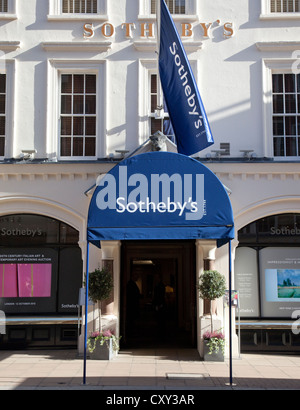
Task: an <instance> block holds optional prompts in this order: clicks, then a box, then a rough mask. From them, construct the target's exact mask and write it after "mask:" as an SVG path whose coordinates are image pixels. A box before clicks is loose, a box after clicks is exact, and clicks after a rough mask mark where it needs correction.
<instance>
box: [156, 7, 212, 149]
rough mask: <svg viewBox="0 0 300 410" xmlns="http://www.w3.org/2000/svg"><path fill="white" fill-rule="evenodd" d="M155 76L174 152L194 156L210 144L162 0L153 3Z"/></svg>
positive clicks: (182, 53)
mask: <svg viewBox="0 0 300 410" xmlns="http://www.w3.org/2000/svg"><path fill="white" fill-rule="evenodd" d="M157 6H158V7H157V14H158V16H157V17H158V19H157V20H158V45H159V75H160V82H161V86H162V89H163V93H164V98H165V102H166V105H167V109H168V113H169V116H170V119H171V122H172V126H173V129H174V133H175V137H176V143H177V149H178V153H180V154H184V155H187V156H190V155H193V154H196V153H197V152H199V151H202V150H203V149H205V148H207V147H209V146H210V145H212V144H213V143H214V140H213V136H212V133H211V129H210V126H209V123H208V119H207V116H206V113H205V110H204V106H203V102H202V99H201V97H200V93H199V90H198V87H197V84H196V81H195V78H194V75H193V72H192V69H191V66H190V63H189V61H188V58H187V56H186V53H185V50H184V47H183V45H182V42H181V39H180V36H179V34H178V31H177V29H176V27H175V24H174V22H173V19H172V17H171V15H170V12H169V10H168V7H167V5H166V3H165V1H164V0H158V2H157Z"/></svg>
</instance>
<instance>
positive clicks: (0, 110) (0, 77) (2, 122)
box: [0, 74, 6, 157]
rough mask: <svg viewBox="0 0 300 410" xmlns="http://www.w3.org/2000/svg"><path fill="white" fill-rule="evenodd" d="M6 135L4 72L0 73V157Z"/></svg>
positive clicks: (2, 152) (2, 153)
mask: <svg viewBox="0 0 300 410" xmlns="http://www.w3.org/2000/svg"><path fill="white" fill-rule="evenodd" d="M5 135H6V74H0V157H4V154H5Z"/></svg>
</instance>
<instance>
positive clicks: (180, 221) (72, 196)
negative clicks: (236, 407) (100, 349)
mask: <svg viewBox="0 0 300 410" xmlns="http://www.w3.org/2000/svg"><path fill="white" fill-rule="evenodd" d="M25 3H26V4H25ZM113 3H115V2H113ZM113 3H110V2H109V1H108V0H85V1H83V0H78V1H73V0H44V1H40V0H27V1H26V2H18V1H16V0H7V1H4V0H0V21H1V22H2V23H3V24H1V25H0V34H1V35H0V57H1V59H0V187H1V189H0V310H1V311H2V312H4V313H5V317H6V332H5V334H1V335H0V348H2V347H8V348H13V347H14V346H17V347H19V346H22V347H26V346H30V347H34V346H36V347H41V346H48V347H53V346H72V347H75V348H78V350H79V351H80V352H81V351H82V348H83V335H82V333H81V332H79V334H78V320H79V321H80V323H83V318H84V310H83V309H82V307H83V306H82V298H79V293H80V289H81V288H83V286H84V279H85V267H86V258H87V241H90V242H92V243H93V242H94V243H95V244H96V245H97V243H96V242H100V243H101V247H99V246H91V247H90V255H89V256H90V270H92V269H94V268H97V267H106V268H108V269H109V270H110V272H111V274H112V275H113V278H114V290H113V295H112V297H111V299H110V300H108V301H107V303H106V307H105V308H104V309H102V315H103V323H104V325H105V326H107V327H109V328H112V329H114V330H115V332H116V333H117V334H119V335H121V336H122V339H121V340H122V345H121V348H122V346H126V345H127V346H128V345H130V346H133V347H137V348H141V347H146V346H149V345H150V346H151V345H153V343H157V340H154V338H153V335H155V334H156V332H155V329H156V326H157V323H156V316H155V309H154V307H153V298H154V294H155V286H156V284H157V281H158V278H161V279H162V281H163V283H164V285H165V301H164V302H165V306H166V316H165V328H166V329H167V332H166V340H165V341H164V342H165V343H167V345H168V346H175V345H176V346H182V345H185V346H187V347H190V348H193V349H198V351H199V353H200V355H202V353H203V352H202V334H203V331H204V330H205V329H207V326H208V325H209V323H210V322H209V319H208V316H207V313H209V310H208V307H207V304H206V302H205V301H203V300H201V299H199V295H198V292H197V283H198V277H199V275H200V274H201V273H202V272H203V270H204V269H211V268H212V269H216V270H218V271H220V272H221V273H223V274H224V275H225V277H226V278H227V282H228V277H229V273H228V263H227V260H228V255H227V252H228V248H227V247H226V246H221V245H222V244H223V242H222V241H223V240H224V238H225V239H226V238H231V240H232V255H231V256H232V259H233V262H234V263H233V283H232V288H233V289H234V290H237V291H238V296H239V314H240V318H241V323H240V329H241V334H240V337H241V348H242V350H244V351H246V350H256V351H259V352H262V351H271V350H272V351H282V350H286V351H291V352H294V351H297V349H298V350H299V336H298V335H296V334H295V332H294V333H293V331H292V329H291V323H292V321H293V320H294V319H293V312H295V311H296V310H297V308H299V304H297V300H299V296H297V295H299V293H297V292H298V289H299V288H300V256H299V255H300V252H299V250H300V236H299V230H300V196H299V179H300V168H299V158H300V139H299V138H300V135H299V133H300V125H299V124H300V63H299V60H298V59H299V56H300V51H299V50H300V42H298V41H297V40H295V39H297V38H299V34H300V28H299V27H300V26H299V24H298V23H299V21H300V6H299V2H298V1H296V0H294V1H285V0H283V1H281V2H276V1H273V0H259V1H257V2H247V5H243V4H241V2H240V1H238V0H235V1H233V2H231V5H230V7H229V6H228V5H227V4H226V2H224V1H220V0H217V1H215V2H208V1H202V2H199V1H196V0H190V1H185V0H180V1H176V2H173V1H171V0H170V1H167V4H168V7H169V10H170V12H171V14H172V17H173V20H174V23H175V26H176V27H177V29H178V32H179V34H180V36H181V39H182V42H183V45H184V47H185V51H186V54H187V56H188V59H189V61H190V64H191V67H192V69H193V72H194V76H195V79H196V81H197V84H198V87H199V90H200V93H201V97H202V100H203V103H204V106H205V110H206V113H207V117H208V120H209V124H210V127H211V130H212V134H213V137H214V144H213V145H211V146H210V147H209V148H206V149H205V150H202V151H200V152H199V153H196V154H194V155H192V158H189V157H184V156H182V155H179V154H177V146H176V143H175V139H174V135H173V133H172V130H171V128H170V127H169V125H170V121H169V115H168V113H167V110H166V109H163V107H158V104H157V102H158V101H159V97H160V94H161V88H160V85H159V82H158V81H157V80H158V72H157V67H158V65H157V53H156V51H157V33H156V28H157V23H156V16H155V12H156V10H155V1H151V0H143V1H142V0H139V1H136V2H132V1H129V0H128V1H123V2H118V5H117V6H116V5H115V4H113ZM119 3H120V4H119ZM248 3H249V4H248ZM279 3H280V4H279ZM171 54H172V57H173V60H174V62H175V64H176V66H177V74H178V75H179V76H180V77H179V79H180V78H181V82H182V86H184V87H186V88H185V92H186V100H187V101H189V102H190V116H191V117H192V118H193V117H195V124H196V125H197V126H200V123H201V121H202V118H201V116H200V117H199V115H198V116H197V115H196V114H197V113H198V107H196V106H195V104H194V105H193V98H192V97H193V93H190V88H188V87H190V84H188V83H187V82H186V76H185V72H186V71H185V67H183V63H182V61H179V56H178V54H177V48H176V47H175V46H174V45H173V47H171ZM196 125H195V126H196ZM157 131H160V132H162V134H163V135H162V134H159V135H158V134H156V133H157ZM154 134H156V135H155V136H154ZM199 137H200V136H199ZM160 151H161V152H160ZM224 207H225V210H224ZM231 207H232V214H233V220H232V219H231V214H230V210H231ZM220 209H223V211H224V212H223V211H222V212H220ZM91 210H95V211H96V212H97V218H96V217H94V214H93V215H91V214H90V213H89V211H91ZM98 216H99V219H98ZM211 218H219V219H218V220H219V224H216V225H214V226H213V228H212V226H211V225H210V222H211V221H212V219H211ZM213 220H214V222H216V219H213ZM233 221H234V224H233ZM94 222H95V225H93V223H94ZM217 225H218V226H217ZM88 226H89V228H90V230H89V232H88V233H87V227H88ZM215 228H216V229H215ZM133 273H134V274H135V275H134V277H135V279H136V284H137V286H138V289H139V292H140V295H141V298H140V301H139V309H140V315H139V318H138V319H137V321H136V322H135V326H136V329H139V331H137V332H132V331H131V330H132V327H130V326H131V324H132V323H129V322H130V321H129V313H128V312H129V310H128V303H129V297H128V295H127V293H126V289H127V283H128V282H129V281H130V279H131V277H133V275H132V274H133ZM38 278H43V279H42V280H38ZM289 283H292V284H293V286H288V284H289ZM28 284H29V285H28ZM290 288H293V290H291V289H290ZM297 298H298V299H297ZM89 309H90V310H93V309H95V312H94V315H91V317H92V316H93V318H94V319H95V321H97V314H98V310H96V308H95V307H94V306H93V305H91V306H89ZM224 309H225V311H226V309H227V305H226V303H225V302H224V301H223V299H220V300H218V307H217V313H216V316H215V317H214V320H215V322H216V325H218V328H222V327H223V328H224V330H225V332H228V323H227V319H226V317H227V316H226V315H223V312H224ZM237 317H239V315H238V311H237ZM78 318H79V319H78ZM266 323H268V326H266ZM235 326H236V327H237V328H239V326H238V321H237V320H236V321H235V323H234V328H235ZM90 329H93V323H92V321H91V322H89V330H90ZM141 335H143V337H141ZM238 337H239V335H238V334H237V335H235V337H234V354H237V353H238V345H239V343H238Z"/></svg>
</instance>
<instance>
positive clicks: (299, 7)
mask: <svg viewBox="0 0 300 410" xmlns="http://www.w3.org/2000/svg"><path fill="white" fill-rule="evenodd" d="M270 6H271V13H298V12H300V0H271V3H270Z"/></svg>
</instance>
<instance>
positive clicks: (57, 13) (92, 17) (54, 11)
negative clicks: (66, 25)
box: [47, 0, 108, 21]
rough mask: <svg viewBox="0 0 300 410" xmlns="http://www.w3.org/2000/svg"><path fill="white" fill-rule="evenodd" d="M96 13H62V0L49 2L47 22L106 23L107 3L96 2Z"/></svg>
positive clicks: (103, 0)
mask: <svg viewBox="0 0 300 410" xmlns="http://www.w3.org/2000/svg"><path fill="white" fill-rule="evenodd" d="M97 1H98V3H97V13H83V14H81V13H63V12H62V0H49V14H48V16H47V18H48V20H49V21H55V20H64V21H78V20H79V21H87V19H88V20H89V21H96V20H99V21H106V20H108V16H107V1H108V0H97Z"/></svg>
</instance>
